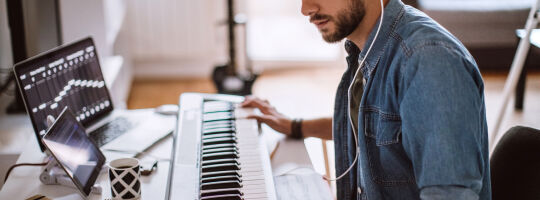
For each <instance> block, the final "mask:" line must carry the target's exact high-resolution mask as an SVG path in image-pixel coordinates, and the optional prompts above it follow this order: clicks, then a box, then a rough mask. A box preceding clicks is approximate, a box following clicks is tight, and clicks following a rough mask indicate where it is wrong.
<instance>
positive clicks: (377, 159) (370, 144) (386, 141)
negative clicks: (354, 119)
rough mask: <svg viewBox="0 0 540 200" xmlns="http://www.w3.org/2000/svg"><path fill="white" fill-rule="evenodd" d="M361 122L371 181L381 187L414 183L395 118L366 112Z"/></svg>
mask: <svg viewBox="0 0 540 200" xmlns="http://www.w3.org/2000/svg"><path fill="white" fill-rule="evenodd" d="M364 120H365V122H364V125H365V131H364V132H365V136H366V137H365V138H366V150H367V152H366V153H367V157H368V162H369V167H370V172H371V179H372V181H373V182H375V183H377V184H380V185H383V186H399V185H410V184H414V183H415V179H414V171H413V169H412V163H411V162H410V160H409V158H408V156H407V154H406V153H405V150H404V149H403V146H402V144H401V120H400V118H399V116H396V115H391V114H383V113H382V112H367V113H365V117H364Z"/></svg>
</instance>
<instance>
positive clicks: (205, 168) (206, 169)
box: [202, 163, 240, 172]
mask: <svg viewBox="0 0 540 200" xmlns="http://www.w3.org/2000/svg"><path fill="white" fill-rule="evenodd" d="M228 170H240V166H238V165H237V164H232V163H225V164H214V165H206V166H202V172H216V171H228Z"/></svg>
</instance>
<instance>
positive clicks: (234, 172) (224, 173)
mask: <svg viewBox="0 0 540 200" xmlns="http://www.w3.org/2000/svg"><path fill="white" fill-rule="evenodd" d="M216 176H238V177H242V174H240V171H238V170H231V171H219V172H203V173H201V178H210V177H216Z"/></svg>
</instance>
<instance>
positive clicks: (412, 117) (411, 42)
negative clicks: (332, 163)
mask: <svg viewBox="0 0 540 200" xmlns="http://www.w3.org/2000/svg"><path fill="white" fill-rule="evenodd" d="M302 14H304V15H306V16H309V17H310V22H312V23H314V24H315V25H316V26H317V28H318V29H319V31H320V33H321V34H322V37H323V39H324V40H326V41H327V42H338V41H341V40H342V39H344V38H346V39H347V41H346V42H345V49H346V50H347V52H348V57H347V62H348V69H347V70H346V71H345V73H344V74H343V77H342V80H341V82H340V84H339V86H338V89H337V93H336V100H335V109H334V117H333V119H332V118H322V119H311V120H303V121H302V120H299V119H295V120H291V119H289V118H288V117H286V116H284V115H282V114H280V113H279V112H278V111H277V110H276V109H275V108H273V107H272V106H271V105H270V104H269V103H268V102H267V101H263V100H260V99H257V98H252V97H249V98H247V99H246V101H245V102H244V103H243V106H246V107H256V108H259V109H260V110H261V113H262V115H257V116H251V117H253V118H256V119H257V120H258V121H260V122H263V123H266V124H268V125H269V126H270V127H272V128H274V129H275V130H277V131H280V132H282V133H284V134H287V135H290V136H293V137H298V138H301V137H319V138H324V139H333V140H334V143H335V152H336V156H335V158H336V176H340V175H341V174H344V177H343V178H341V179H339V180H338V181H337V190H338V191H337V195H338V199H491V187H490V177H489V175H490V172H489V158H488V142H487V141H488V140H487V128H486V127H487V126H486V117H485V105H484V94H483V88H484V86H483V82H482V77H481V75H480V73H479V71H478V68H477V65H476V63H475V61H474V59H473V58H472V56H471V55H470V54H469V53H468V52H467V50H466V49H465V47H464V46H463V44H461V43H460V42H459V41H458V40H457V39H456V38H455V37H454V36H452V35H451V34H450V33H449V32H448V31H446V30H445V29H444V28H443V27H441V26H440V25H439V24H437V23H436V22H435V21H433V20H432V19H430V18H429V17H428V16H426V15H425V14H423V13H421V12H420V11H418V10H416V9H414V8H412V7H410V6H406V5H404V4H403V3H402V2H401V1H400V0H384V15H382V17H381V2H380V0H303V1H302ZM381 18H382V22H381V21H380V20H381ZM379 23H382V24H381V28H380V30H378V26H379ZM375 35H378V36H377V37H375ZM371 43H373V45H372V47H371V48H370V46H371ZM368 51H369V54H367V55H366V53H367V52H368ZM359 63H363V64H362V65H361V66H359V65H360V64H359ZM357 69H359V72H358V75H357V76H356V77H355V74H356V72H357ZM349 87H350V88H349ZM349 90H350V92H349ZM349 98H350V99H349ZM349 107H350V111H349ZM356 133H357V136H358V139H357V141H355V137H356ZM357 148H358V150H357ZM357 154H358V155H357ZM349 166H352V168H351V169H352V170H350V171H347V169H348V168H349Z"/></svg>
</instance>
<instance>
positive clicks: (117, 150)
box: [102, 149, 171, 161]
mask: <svg viewBox="0 0 540 200" xmlns="http://www.w3.org/2000/svg"><path fill="white" fill-rule="evenodd" d="M102 150H103V151H109V152H118V153H126V154H135V156H139V155H144V156H148V157H152V158H154V159H155V160H156V161H171V159H168V158H161V157H159V156H155V155H152V154H150V153H148V152H144V151H131V150H120V149H102Z"/></svg>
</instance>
